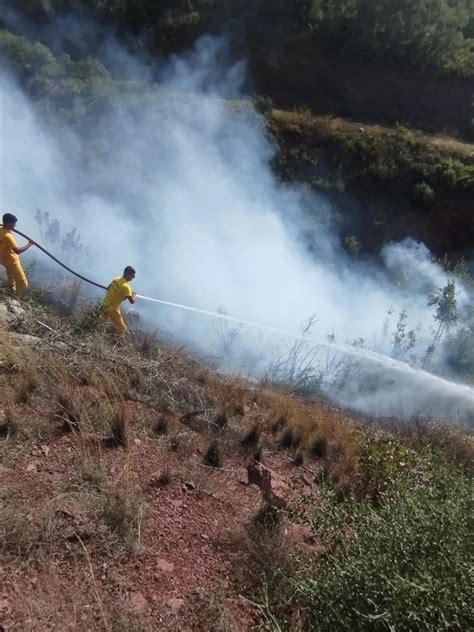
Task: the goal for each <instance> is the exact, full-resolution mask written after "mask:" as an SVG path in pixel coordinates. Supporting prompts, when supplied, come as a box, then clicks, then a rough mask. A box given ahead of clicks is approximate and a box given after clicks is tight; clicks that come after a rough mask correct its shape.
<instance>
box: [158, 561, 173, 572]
mask: <svg viewBox="0 0 474 632" xmlns="http://www.w3.org/2000/svg"><path fill="white" fill-rule="evenodd" d="M156 565H157V566H158V568H159V569H161V570H162V571H166V572H167V573H172V572H173V571H174V564H173V563H172V562H167V561H166V560H164V559H159V560H157V562H156Z"/></svg>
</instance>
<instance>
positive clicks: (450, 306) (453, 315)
mask: <svg viewBox="0 0 474 632" xmlns="http://www.w3.org/2000/svg"><path fill="white" fill-rule="evenodd" d="M428 305H429V306H430V307H432V306H436V312H435V315H434V319H435V320H436V321H437V322H438V323H439V328H438V332H437V334H436V336H435V341H437V340H439V339H440V337H441V335H442V334H443V332H444V331H445V330H447V329H449V328H450V327H452V326H453V325H455V324H456V323H457V322H458V320H459V311H458V306H457V300H456V283H455V282H454V281H448V283H447V284H446V285H445V287H443V288H440V289H439V290H437V291H436V292H433V294H432V295H431V296H430V297H429V299H428Z"/></svg>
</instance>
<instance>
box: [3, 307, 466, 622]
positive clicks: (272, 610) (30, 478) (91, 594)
mask: <svg viewBox="0 0 474 632" xmlns="http://www.w3.org/2000/svg"><path fill="white" fill-rule="evenodd" d="M0 317H1V322H2V327H3V329H2V332H1V335H0V387H1V391H0V392H1V401H0V415H1V420H0V455H1V466H0V479H1V490H2V492H1V497H0V503H1V512H0V553H1V565H0V568H1V570H0V573H1V574H0V577H1V586H2V588H1V589H0V622H1V624H2V625H3V629H6V630H10V629H13V630H17V629H18V630H30V629H31V630H33V629H34V630H36V629H45V630H49V629H60V630H90V629H94V630H124V631H125V630H155V629H157V628H158V629H170V630H171V629H182V630H191V629H192V630H216V631H218V630H250V629H251V628H252V626H254V625H256V624H259V625H262V626H263V627H264V628H265V629H280V627H279V626H283V627H289V628H291V629H293V630H299V629H301V630H302V629H319V630H330V629H334V625H335V624H337V625H338V629H341V630H362V629H363V630H382V629H385V626H386V625H392V626H396V627H397V629H399V630H412V629H413V627H414V626H415V627H416V628H417V629H426V630H435V629H439V628H438V626H439V624H440V622H441V621H445V622H448V623H449V625H450V628H451V629H453V630H463V629H466V626H467V625H468V623H467V622H468V621H469V618H470V613H469V611H468V608H467V606H466V604H467V603H468V601H469V600H468V596H467V595H468V590H469V579H468V558H469V555H468V547H469V542H470V540H469V530H470V528H471V526H472V525H470V521H471V520H472V516H471V517H469V512H468V510H467V508H468V504H469V498H470V491H469V490H470V488H471V487H470V486H471V483H472V478H471V474H470V467H471V466H472V454H473V444H472V437H470V436H469V435H467V434H465V433H464V432H463V431H462V430H454V429H449V428H446V427H444V428H443V427H442V426H437V425H433V424H429V423H425V422H422V420H419V421H418V422H417V423H414V424H413V425H411V426H410V427H406V428H404V427H403V426H398V425H396V424H392V425H391V426H390V427H388V426H387V427H385V428H383V427H381V426H377V425H375V424H368V425H367V424H362V423H361V422H360V421H357V420H355V419H353V418H352V417H351V416H350V415H349V414H347V413H346V412H344V411H342V410H338V409H335V408H334V407H331V406H329V405H328V404H326V403H325V402H322V401H318V400H311V401H309V400H303V399H300V398H297V397H295V396H294V395H292V394H291V392H288V391H284V390H277V389H275V388H272V386H271V385H270V384H266V383H262V384H260V385H257V386H255V385H250V384H248V383H246V382H245V381H243V380H242V379H240V378H237V377H232V376H229V377H222V376H219V375H216V374H215V373H213V372H212V371H211V370H210V369H209V368H207V367H206V366H205V365H204V364H203V363H202V362H200V361H198V360H197V359H194V358H192V357H190V356H188V355H187V354H186V353H185V352H184V351H183V350H182V349H178V348H175V347H172V346H170V345H169V344H165V343H163V342H161V343H160V342H159V341H158V340H157V339H156V337H155V336H153V335H151V334H147V333H144V332H141V333H139V332H137V333H135V334H134V335H133V336H131V337H130V338H129V339H128V340H127V342H126V344H125V345H124V346H123V345H116V344H114V341H113V339H110V338H109V337H108V336H107V335H105V334H104V333H103V332H100V331H96V330H95V327H94V326H93V323H94V320H93V319H92V320H91V312H90V310H89V308H87V309H86V310H85V311H84V310H82V311H78V312H76V313H74V314H72V315H70V316H68V317H65V316H64V315H61V313H60V312H59V311H58V309H57V308H52V307H51V306H46V305H44V304H42V303H41V302H38V301H37V300H32V299H30V300H29V301H28V302H27V303H23V304H22V305H19V304H18V303H17V302H15V301H12V300H11V299H9V298H7V297H5V296H2V298H1V299H0ZM249 483H250V484H249ZM447 485H449V487H450V489H451V490H453V489H455V490H456V494H455V495H446V494H445V493H444V491H443V490H444V489H445V487H446V486H447ZM259 487H260V489H259ZM355 533H360V534H361V537H362V539H361V540H360V541H359V540H358V539H354V534H355ZM419 533H422V534H423V539H422V540H420V541H419V542H418V541H417V539H416V538H417V535H416V534H419ZM358 542H359V544H358ZM362 545H363V550H362V549H360V547H361V546H362ZM367 547H368V548H367ZM394 559H396V560H397V563H396V564H394V563H393V560H394ZM340 573H341V574H340ZM344 578H345V579H344ZM345 581H347V582H348V584H347V586H346V587H344V586H345V583H344V582H345ZM381 582H382V584H381ZM408 582H409V583H410V585H411V586H413V588H412V589H410V590H408V591H407V590H406V584H407V583H408ZM384 584H386V592H380V586H381V585H384ZM349 586H350V589H349ZM330 595H332V597H330ZM333 599H335V600H336V603H337V606H336V604H335V603H332V600H333ZM341 609H342V610H341ZM407 612H410V613H411V614H410V616H409V617H407V615H406V613H407ZM334 617H336V619H335V620H334ZM368 620H370V621H372V623H367V621H368ZM335 621H336V623H335ZM380 621H381V623H380Z"/></svg>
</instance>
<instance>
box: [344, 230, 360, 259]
mask: <svg viewBox="0 0 474 632" xmlns="http://www.w3.org/2000/svg"><path fill="white" fill-rule="evenodd" d="M344 244H345V246H346V248H347V250H348V251H349V252H350V253H351V254H352V255H354V256H355V257H356V256H358V255H359V254H360V251H361V250H362V244H361V243H360V240H359V239H358V237H356V236H355V235H349V236H348V237H346V238H345V239H344Z"/></svg>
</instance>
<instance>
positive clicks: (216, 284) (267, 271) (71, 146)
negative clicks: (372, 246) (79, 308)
mask: <svg viewBox="0 0 474 632" xmlns="http://www.w3.org/2000/svg"><path fill="white" fill-rule="evenodd" d="M219 46H220V44H219V42H218V41H217V40H215V39H209V38H205V39H204V40H201V42H200V43H199V44H198V46H197V48H196V50H195V51H194V53H193V54H190V55H189V56H187V58H185V59H177V60H174V61H173V62H172V63H170V64H167V65H166V66H165V67H164V68H163V69H162V82H161V83H160V85H159V87H157V86H150V85H145V84H141V85H140V87H139V93H137V94H136V95H133V96H130V95H128V96H127V97H122V98H121V99H118V100H117V105H116V106H115V107H114V108H113V109H110V110H109V111H108V112H107V113H102V114H101V115H98V116H97V119H96V120H94V121H91V122H90V128H89V129H88V133H87V138H86V137H84V138H81V137H78V136H77V135H76V134H75V133H74V132H73V131H72V130H65V129H64V128H62V127H61V129H60V132H59V131H58V130H56V132H55V130H53V129H51V128H46V127H45V126H44V124H43V123H41V118H40V117H39V115H38V114H37V113H36V112H35V109H34V108H33V106H32V104H31V103H29V102H28V99H27V98H26V97H25V96H24V95H23V94H22V93H21V91H20V90H19V89H18V88H17V87H15V86H14V85H13V83H12V82H11V81H10V80H8V79H7V78H6V77H3V78H2V80H1V83H0V97H1V107H2V112H1V132H2V133H1V148H0V160H1V163H0V176H1V183H0V184H1V193H0V195H1V200H0V203H1V207H2V209H3V210H4V211H5V210H12V211H14V212H15V214H17V215H18V216H19V218H20V223H19V228H20V229H23V230H24V231H25V232H27V233H31V234H32V235H33V236H38V227H37V225H36V224H35V220H34V215H35V210H36V209H37V208H38V207H39V208H41V209H42V210H47V211H49V212H50V213H51V215H53V216H55V217H57V218H58V219H59V220H60V222H61V224H62V225H63V226H64V227H66V228H71V227H73V226H77V228H78V230H79V232H80V234H81V239H82V241H83V242H84V243H85V244H86V245H87V246H88V247H89V248H90V250H91V252H92V255H93V256H92V257H91V258H89V259H88V260H87V261H86V260H82V261H78V262H77V265H78V266H79V267H81V271H82V272H83V273H85V274H87V275H89V276H91V277H93V278H94V279H96V280H98V281H99V282H101V283H105V284H106V283H108V282H109V281H110V279H111V278H112V277H113V276H116V275H118V274H120V273H121V271H122V269H123V267H124V266H125V265H128V264H131V265H134V266H135V267H136V268H137V271H138V274H137V278H136V281H135V287H136V289H137V290H138V291H139V292H140V293H141V294H147V295H149V296H155V297H158V298H162V299H164V300H169V301H173V302H177V303H184V304H186V305H191V306H195V307H198V308H202V309H207V310H216V309H217V308H218V307H219V306H223V307H224V308H225V310H226V311H227V313H230V314H232V315H235V316H237V317H242V318H244V319H246V320H251V321H257V322H260V323H262V324H264V325H265V324H268V325H270V326H273V327H277V328H282V329H285V330H292V331H298V329H299V327H300V326H301V324H302V323H303V322H304V321H306V320H307V319H308V318H310V317H311V316H313V315H315V316H316V319H317V321H316V324H315V326H314V327H313V329H312V333H313V336H314V340H315V341H316V342H317V345H318V349H319V353H320V355H319V356H318V358H317V359H315V363H319V364H321V358H322V356H323V355H324V357H325V358H326V359H327V358H328V356H329V355H330V356H331V358H333V359H335V360H334V361H335V362H336V361H337V362H338V363H340V362H345V361H346V360H347V358H352V360H351V362H355V363H357V367H358V368H357V370H356V371H354V372H353V373H352V378H351V380H352V381H350V383H348V384H346V385H345V386H344V388H340V389H339V390H337V389H336V390H334V389H333V386H329V383H330V380H328V382H327V384H326V383H325V382H324V381H323V385H322V387H323V390H324V389H325V388H326V389H329V391H328V392H330V394H332V395H335V396H337V397H338V398H339V399H340V400H341V401H343V402H344V403H345V404H348V405H352V406H354V407H357V408H359V409H361V410H366V411H369V412H373V413H376V414H396V413H402V414H404V415H410V414H413V413H415V412H419V411H424V412H426V411H427V410H429V411H430V412H432V413H433V414H436V413H438V412H439V413H441V414H444V415H446V414H448V412H449V411H451V410H454V409H456V411H457V412H460V414H465V413H466V412H467V414H470V413H469V410H472V409H473V406H474V394H473V391H472V390H471V389H469V388H468V387H460V389H461V390H459V392H458V391H457V390H456V389H457V388H458V387H456V386H452V387H451V386H449V385H448V383H444V382H440V381H437V380H435V378H432V379H431V378H430V377H429V375H427V374H424V373H423V374H422V373H421V372H417V371H414V370H411V369H407V368H406V367H404V366H402V365H397V366H395V367H394V366H393V364H391V362H392V361H390V360H387V361H384V360H383V359H380V358H378V359H375V358H372V359H371V358H370V354H365V352H364V351H363V350H362V351H361V350H357V351H354V353H355V356H354V355H353V354H352V352H351V347H350V346H346V347H337V345H338V344H345V343H351V342H352V341H354V340H359V341H360V340H361V339H363V341H364V342H363V343H360V344H363V345H364V346H367V347H370V348H372V349H374V350H376V351H377V352H382V353H387V352H390V351H391V347H392V345H393V342H392V336H391V332H392V331H393V328H394V326H395V323H396V320H397V318H398V316H399V314H400V312H401V311H402V310H403V309H406V310H407V313H408V318H407V323H408V326H407V329H409V328H413V329H416V335H417V339H418V343H417V345H418V348H419V350H420V352H421V349H422V348H423V349H426V346H427V344H428V342H429V340H430V337H432V334H431V333H430V329H431V328H432V327H433V325H434V320H433V308H428V305H427V295H428V294H429V292H430V291H432V290H434V289H436V288H438V287H440V286H442V285H443V284H445V283H446V282H447V280H448V279H447V277H446V274H445V272H444V271H443V270H442V268H441V267H440V266H437V265H434V264H433V263H432V262H431V258H430V256H429V252H428V251H427V250H426V248H424V246H422V245H417V244H415V243H413V242H411V241H408V242H406V243H403V244H392V245H390V246H387V247H386V248H385V249H384V252H383V260H384V261H385V264H386V270H385V271H381V270H380V269H379V270H377V271H376V270H373V269H370V268H369V267H367V266H366V265H365V264H363V263H355V262H354V260H352V259H349V258H348V257H347V256H346V255H344V254H343V252H342V250H341V249H340V248H339V246H338V243H337V239H336V238H335V236H334V235H332V234H331V232H330V231H329V229H328V228H327V222H326V221H325V219H326V214H327V202H325V201H324V200H321V199H316V198H315V199H314V200H313V205H314V207H315V213H316V211H317V210H318V209H319V210H320V213H319V221H320V224H319V231H318V232H317V234H316V236H315V237H314V241H313V243H312V244H311V246H312V248H311V249H309V248H308V243H306V242H305V241H304V239H303V237H302V233H303V230H302V217H303V216H304V213H303V211H302V207H303V196H304V195H305V193H304V192H303V191H302V189H301V190H300V189H299V188H298V187H294V188H288V187H284V186H282V185H280V184H279V183H278V182H277V181H276V180H275V176H274V174H273V173H272V170H271V167H270V161H271V158H272V156H273V155H274V152H275V148H274V146H273V144H272V143H271V141H270V139H269V137H268V135H267V132H266V129H265V121H264V119H263V117H261V116H260V115H258V114H257V113H256V112H255V111H254V109H253V107H252V106H251V104H250V102H248V101H242V100H240V101H239V100H237V97H238V96H239V95H240V93H241V86H242V84H243V81H244V77H245V65H244V64H242V63H237V64H236V65H234V66H233V67H230V68H226V69H225V71H223V70H222V69H221V68H220V66H219V64H218V63H217V59H218V55H219ZM304 203H305V204H306V203H307V200H306V199H305V200H304ZM314 221H315V223H316V222H317V221H318V215H317V214H315V219H314ZM32 256H33V255H32ZM458 299H459V300H460V301H461V302H465V301H467V300H468V299H467V296H466V295H465V294H464V293H463V292H460V293H459V296H458ZM137 309H138V310H141V311H142V313H143V314H146V315H148V317H149V318H152V319H153V321H154V323H155V324H156V325H157V326H158V327H159V328H160V327H161V328H166V329H167V330H169V331H171V332H172V333H173V334H174V335H176V336H179V337H180V338H182V339H185V340H187V341H188V342H191V343H192V344H193V345H195V346H196V347H197V348H200V349H201V350H202V351H204V352H206V353H209V354H211V355H216V354H218V353H219V350H216V327H217V328H218V327H219V326H217V325H216V322H214V321H212V320H210V319H208V318H207V317H204V316H197V315H193V314H188V313H184V312H179V311H176V310H172V309H168V308H165V307H160V308H158V309H156V310H155V309H154V308H151V307H150V306H149V305H144V304H142V305H140V304H137ZM390 309H391V312H393V313H392V316H391V317H390V318H391V322H390V323H387V311H388V310H390ZM384 323H385V327H384ZM219 332H220V334H219V335H218V336H217V339H218V340H220V342H221V343H222V339H223V338H225V337H226V336H227V337H229V335H231V334H229V331H223V330H222V328H221V329H220V330H219ZM329 335H333V338H332V339H333V340H335V344H334V343H332V344H328V343H327V336H329ZM288 344H290V345H291V344H292V341H289V340H288V339H287V338H286V339H285V338H278V337H275V336H272V335H271V334H269V335H268V336H266V335H262V333H261V332H255V331H250V330H247V329H242V330H240V331H239V333H238V335H234V338H233V349H234V351H235V354H234V355H233V356H232V357H230V356H229V347H228V346H227V347H226V349H227V351H226V354H227V357H224V358H222V361H223V366H226V367H227V368H232V369H234V370H244V371H245V370H249V369H250V368H251V370H252V371H253V372H254V374H257V375H258V374H261V373H262V372H264V371H265V369H266V367H268V365H269V363H271V361H272V359H273V358H274V357H275V354H276V352H277V350H279V352H280V354H282V353H283V355H284V353H285V351H284V349H285V345H288ZM221 346H222V345H221ZM321 354H322V355H321ZM405 369H407V370H408V371H409V372H408V373H407V372H406V370H405ZM323 373H324V371H323ZM374 373H375V374H377V377H378V381H377V382H376V383H375V382H374V381H373V374H374ZM368 376H369V377H368ZM417 376H418V378H417ZM358 380H360V382H358ZM368 380H371V381H370V384H371V386H370V388H367V381H368ZM430 380H431V381H430ZM331 384H332V383H331ZM361 384H363V385H364V386H363V387H362V386H361ZM331 389H333V390H331ZM443 389H444V390H443ZM453 389H454V391H453ZM453 407H454V409H453ZM457 409H459V410H457ZM457 412H456V413H455V415H454V416H456V414H457Z"/></svg>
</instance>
